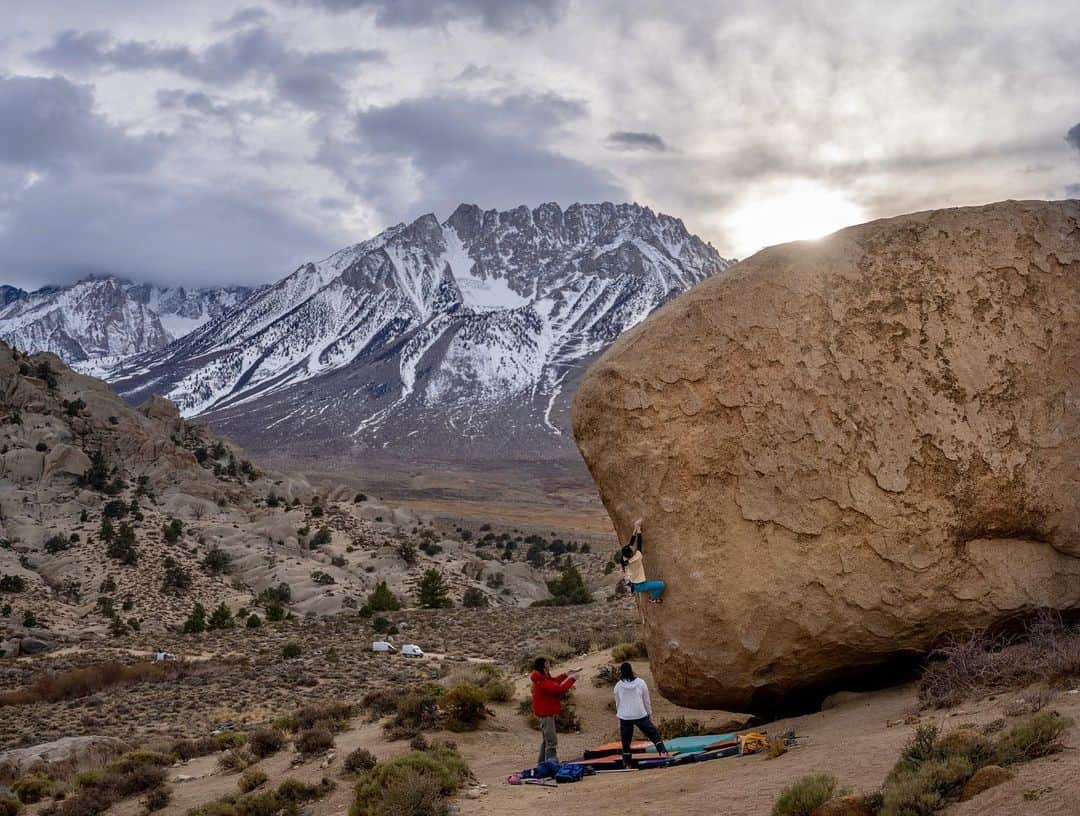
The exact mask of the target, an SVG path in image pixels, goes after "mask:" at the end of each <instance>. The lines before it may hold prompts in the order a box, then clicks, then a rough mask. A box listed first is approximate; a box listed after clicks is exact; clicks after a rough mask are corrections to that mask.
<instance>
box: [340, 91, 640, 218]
mask: <svg viewBox="0 0 1080 816" xmlns="http://www.w3.org/2000/svg"><path fill="white" fill-rule="evenodd" d="M586 115H587V109H586V107H585V106H584V104H583V103H581V102H578V101H575V100H570V99H565V98H563V97H559V96H556V95H553V94H543V95H529V94H517V95H513V96H510V97H507V98H505V99H502V100H499V101H487V100H477V99H471V98H466V97H462V96H438V97H423V98H418V99H408V100H405V101H402V102H399V103H396V104H393V105H387V106H384V107H376V108H369V109H368V110H366V111H363V112H361V113H359V114H357V115H356V119H355V134H354V136H355V138H354V141H353V142H344V143H341V142H334V141H332V140H328V141H327V142H325V143H324V144H323V147H322V149H321V150H320V155H319V158H320V160H321V161H323V162H324V163H325V164H326V165H327V166H329V167H331V168H333V169H334V170H335V171H336V172H338V173H340V174H341V175H342V176H343V177H344V178H346V179H348V181H349V183H350V186H351V189H352V190H353V192H354V193H356V194H358V195H363V196H365V197H368V198H369V200H370V199H374V200H376V201H377V202H379V204H380V206H381V207H383V208H384V210H385V211H389V212H391V213H393V218H394V219H397V218H404V217H408V216H409V215H410V214H411V213H412V210H413V209H414V208H415V207H416V206H421V207H423V209H425V210H428V209H432V210H434V211H436V212H441V213H446V212H449V210H450V209H452V208H453V207H454V206H455V205H457V204H458V203H460V202H462V201H476V202H478V203H480V204H481V205H482V206H489V207H510V206H515V205H518V204H523V203H524V204H532V203H540V202H543V201H558V202H563V203H572V202H574V201H598V200H605V199H607V200H611V199H622V198H624V197H625V195H626V193H625V191H624V190H623V189H622V188H621V186H620V185H619V184H618V182H616V181H615V179H614V178H612V177H611V176H610V175H608V174H607V173H606V172H604V171H602V170H599V169H597V168H594V167H590V166H588V165H586V164H584V163H582V162H579V161H575V160H574V159H571V158H568V157H567V156H564V155H562V154H561V153H560V152H558V150H557V149H555V148H554V147H552V146H550V145H551V142H553V141H554V140H555V139H556V138H557V137H558V135H559V133H560V132H561V129H562V128H563V127H564V126H565V125H567V124H569V123H572V122H574V121H576V120H579V119H582V118H584V117H585V116H586ZM409 178H411V179H414V183H413V184H412V186H411V187H409V186H402V185H400V184H398V183H397V182H398V180H399V179H409Z"/></svg>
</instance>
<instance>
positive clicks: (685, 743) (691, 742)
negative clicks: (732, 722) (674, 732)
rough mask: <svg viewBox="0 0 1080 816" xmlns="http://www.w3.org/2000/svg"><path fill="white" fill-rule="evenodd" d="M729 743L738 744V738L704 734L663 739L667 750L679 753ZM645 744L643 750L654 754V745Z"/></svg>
mask: <svg viewBox="0 0 1080 816" xmlns="http://www.w3.org/2000/svg"><path fill="white" fill-rule="evenodd" d="M729 744H738V738H737V737H736V736H735V735H734V734H705V735H703V736H697V737H673V738H672V739H669V740H664V747H665V748H667V749H668V751H669V752H672V753H675V752H678V753H680V754H693V753H698V752H700V751H706V750H708V749H709V748H713V747H716V748H721V747H726V746H727V745H729ZM647 745H648V747H647V748H646V749H645V752H646V753H649V754H655V753H656V746H655V745H653V744H651V743H647Z"/></svg>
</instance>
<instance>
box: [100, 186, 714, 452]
mask: <svg viewBox="0 0 1080 816" xmlns="http://www.w3.org/2000/svg"><path fill="white" fill-rule="evenodd" d="M728 265H729V262H728V261H726V260H724V259H723V258H721V257H720V256H719V255H718V254H717V253H716V251H715V250H714V249H713V248H712V247H711V246H709V245H708V244H706V243H704V242H703V241H701V240H700V239H699V238H697V237H695V236H693V235H691V234H689V233H688V232H687V231H686V228H685V227H684V226H683V224H682V222H681V221H679V220H678V219H675V218H671V217H669V216H666V215H658V214H655V213H653V212H652V211H651V210H649V209H648V208H645V207H640V206H638V205H636V204H620V205H615V204H589V205H574V206H572V207H570V208H569V209H567V210H566V211H563V210H562V209H561V208H560V207H558V206H557V205H555V204H545V205H543V206H541V207H538V208H536V209H535V210H530V209H528V208H526V207H519V208H517V209H515V210H510V211H507V212H496V211H494V210H490V211H486V212H485V211H481V210H480V209H479V208H478V207H476V206H473V205H462V206H460V207H459V208H458V209H457V210H456V211H455V212H454V213H453V215H451V216H450V217H449V218H448V219H447V220H446V221H444V222H443V223H439V221H438V220H437V219H436V218H435V216H433V215H425V216H423V217H421V218H419V219H417V220H416V221H414V222H413V223H411V224H399V225H397V226H396V227H392V228H390V229H388V230H386V231H385V232H383V233H382V234H380V235H378V236H377V237H375V238H373V239H371V240H369V241H365V242H363V243H360V244H357V245H355V246H351V247H349V248H347V249H344V250H341V251H340V252H337V253H335V254H334V255H331V256H330V257H329V258H326V259H325V260H323V261H320V262H318V263H309V264H305V265H304V266H302V267H300V268H299V269H297V270H296V271H295V272H294V273H293V274H291V275H289V276H288V277H286V278H284V279H283V280H281V281H279V282H277V283H276V284H274V285H273V286H270V287H267V288H266V289H264V290H263V291H261V292H259V293H257V294H255V295H254V296H252V297H251V298H250V299H248V300H247V301H246V302H245V303H243V304H242V305H241V306H240V307H239V308H237V309H235V310H233V311H231V312H229V313H227V314H225V315H223V316H222V317H221V318H219V319H217V320H214V321H211V322H210V323H208V324H207V325H206V326H204V327H203V328H202V329H200V330H198V331H195V332H193V333H192V334H190V335H188V336H187V337H185V338H183V339H182V340H180V341H178V342H176V343H173V344H171V345H170V346H168V347H166V348H164V349H162V350H160V351H157V352H154V353H151V354H147V355H144V356H142V357H139V358H137V359H135V360H133V361H129V362H127V363H125V364H124V365H123V366H121V367H119V368H118V369H116V370H115V371H113V372H112V374H111V376H110V379H112V380H113V381H114V383H115V385H116V387H117V389H118V390H119V391H120V393H121V394H122V395H123V396H124V397H125V398H126V399H128V400H129V401H132V402H138V401H141V400H142V399H145V398H146V397H147V396H148V395H149V394H151V393H160V394H163V395H165V396H167V397H168V398H169V399H171V400H173V401H175V402H176V403H177V405H179V406H180V409H181V411H182V412H183V413H184V414H185V415H188V416H190V415H199V416H203V417H205V418H206V419H208V420H209V421H211V422H212V423H213V424H214V426H215V427H217V428H220V429H222V430H224V431H225V432H227V433H228V434H229V435H230V436H232V437H233V438H236V439H239V440H241V441H243V443H244V444H245V446H247V447H249V448H250V449H252V450H255V451H272V452H275V453H280V452H282V451H285V452H288V451H303V452H305V453H328V452H334V453H341V452H347V451H349V450H350V449H354V450H363V449H365V448H367V449H371V448H374V449H379V450H389V451H393V452H401V453H413V454H424V455H437V456H449V455H452V456H455V457H500V458H507V457H512V458H513V457H529V458H540V457H562V456H567V455H570V454H572V446H571V444H570V442H569V439H568V437H567V436H566V435H565V434H564V433H563V429H564V428H565V425H566V421H567V409H568V401H569V395H570V394H571V393H573V390H574V388H575V385H576V382H577V380H578V377H579V376H580V374H581V372H582V371H583V370H584V368H585V366H586V365H587V363H588V362H589V361H590V360H592V359H594V358H595V356H596V355H597V354H599V353H600V352H602V351H603V350H604V349H605V348H606V347H607V346H608V345H609V344H610V343H611V342H612V341H613V340H614V339H615V338H617V337H618V336H619V335H620V334H621V333H622V332H623V331H625V330H626V329H628V328H630V327H631V326H634V325H636V324H637V323H639V322H640V321H641V320H643V319H644V318H645V317H646V316H648V315H649V314H650V313H651V312H652V311H653V310H654V309H656V308H657V306H659V305H661V304H663V303H665V302H667V301H668V300H670V299H671V298H673V297H675V296H677V295H678V294H679V293H681V292H683V291H685V290H686V289H688V288H689V287H691V286H693V285H694V284H696V283H698V282H699V281H701V280H703V279H705V278H707V277H709V276H710V275H713V274H716V273H717V272H720V271H722V270H724V269H725V268H726V267H727V266H728Z"/></svg>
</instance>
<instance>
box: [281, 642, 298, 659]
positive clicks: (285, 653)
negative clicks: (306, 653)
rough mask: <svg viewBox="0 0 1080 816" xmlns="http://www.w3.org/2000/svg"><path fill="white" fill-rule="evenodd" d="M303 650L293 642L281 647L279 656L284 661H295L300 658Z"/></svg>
mask: <svg viewBox="0 0 1080 816" xmlns="http://www.w3.org/2000/svg"><path fill="white" fill-rule="evenodd" d="M302 652H303V649H301V648H300V644H299V643H296V642H295V641H289V642H288V643H286V644H285V645H284V646H282V647H281V656H282V657H284V658H285V659H286V660H295V659H296V658H298V657H300V655H301V653H302Z"/></svg>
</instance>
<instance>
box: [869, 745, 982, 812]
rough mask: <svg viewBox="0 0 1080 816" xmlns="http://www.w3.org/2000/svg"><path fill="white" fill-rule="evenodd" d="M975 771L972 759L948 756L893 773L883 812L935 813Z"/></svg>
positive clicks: (886, 790)
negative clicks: (902, 771)
mask: <svg viewBox="0 0 1080 816" xmlns="http://www.w3.org/2000/svg"><path fill="white" fill-rule="evenodd" d="M973 773H975V768H974V767H973V766H972V764H971V761H970V760H968V759H967V758H965V757H962V756H948V757H945V758H944V759H928V760H926V761H924V762H922V763H920V764H919V765H918V766H917V767H916V768H914V769H913V770H910V771H907V772H904V773H901V774H897V775H895V776H891V778H890V780H889V781H887V782H886V783H885V787H884V788H883V789H882V804H881V812H880V816H931V814H933V813H935V812H937V811H938V810H939V809H941V808H942V807H943V806H944V805H945V803H946V802H947V800H948V798H950V797H953V796H955V795H956V794H957V793H959V791H960V788H962V787H963V785H964V783H965V782H966V781H967V780H968V779H970V778H971V775H972V774H973Z"/></svg>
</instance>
